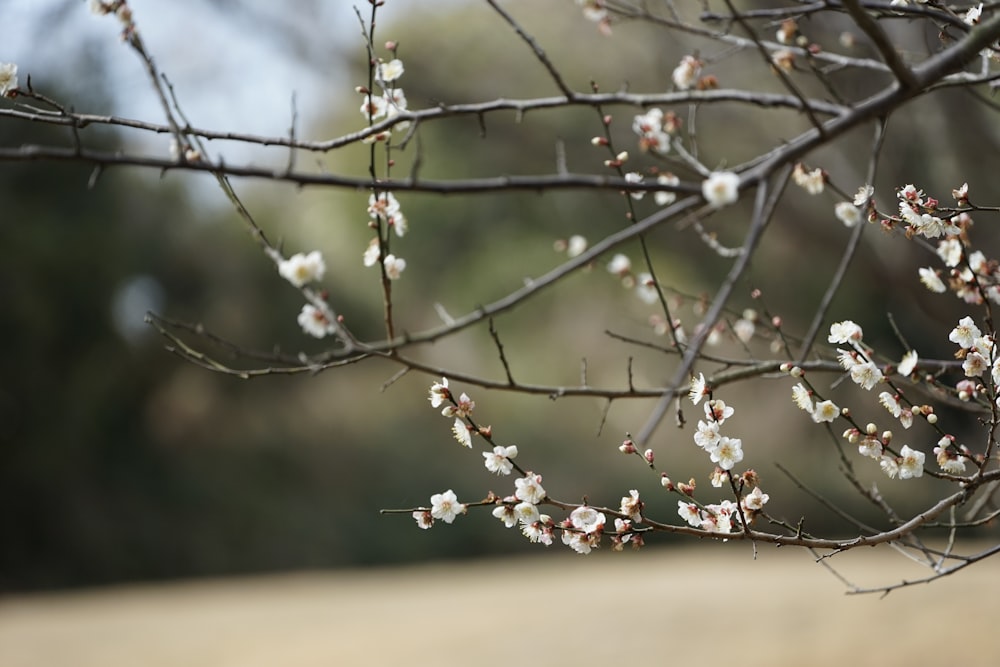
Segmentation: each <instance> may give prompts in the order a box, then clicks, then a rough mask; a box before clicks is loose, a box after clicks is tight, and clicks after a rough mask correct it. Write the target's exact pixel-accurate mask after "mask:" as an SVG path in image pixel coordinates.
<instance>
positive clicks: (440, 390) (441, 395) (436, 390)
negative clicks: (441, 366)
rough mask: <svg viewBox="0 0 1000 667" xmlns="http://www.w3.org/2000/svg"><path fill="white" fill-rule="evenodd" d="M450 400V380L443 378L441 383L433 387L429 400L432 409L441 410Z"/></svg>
mask: <svg viewBox="0 0 1000 667" xmlns="http://www.w3.org/2000/svg"><path fill="white" fill-rule="evenodd" d="M450 398H451V390H450V389H448V378H441V381H440V382H435V383H434V384H432V385H431V388H430V396H428V399H427V400H429V401H430V402H431V407H432V408H440V407H441V406H442V405H443V404H444V403H445V402H446V401H448V400H449V399H450Z"/></svg>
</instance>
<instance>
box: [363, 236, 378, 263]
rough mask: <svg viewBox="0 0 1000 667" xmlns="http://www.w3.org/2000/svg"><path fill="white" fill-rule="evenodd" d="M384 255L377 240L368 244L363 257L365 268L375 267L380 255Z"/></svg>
mask: <svg viewBox="0 0 1000 667" xmlns="http://www.w3.org/2000/svg"><path fill="white" fill-rule="evenodd" d="M380 254H382V247H381V245H380V244H379V242H378V239H377V238H374V239H372V240H371V241H369V242H368V247H367V248H365V254H364V255H362V256H361V262H362V264H364V265H365V266H375V264H377V263H378V258H379V255H380Z"/></svg>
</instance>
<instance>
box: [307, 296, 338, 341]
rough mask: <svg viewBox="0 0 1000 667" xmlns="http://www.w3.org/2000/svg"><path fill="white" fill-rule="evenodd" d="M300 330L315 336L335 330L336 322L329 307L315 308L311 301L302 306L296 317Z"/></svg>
mask: <svg viewBox="0 0 1000 667" xmlns="http://www.w3.org/2000/svg"><path fill="white" fill-rule="evenodd" d="M298 322H299V326H300V327H302V331H304V332H306V333H307V334H309V335H310V336H313V337H315V338H323V337H325V336H328V335H330V334H332V333H336V331H337V322H336V321H335V320H334V317H333V313H331V312H330V311H329V309H323V308H317V307H316V306H315V305H313V304H311V303H307V304H305V305H304V306H302V310H301V311H300V312H299V317H298Z"/></svg>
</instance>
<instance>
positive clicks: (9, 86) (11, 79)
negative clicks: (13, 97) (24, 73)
mask: <svg viewBox="0 0 1000 667" xmlns="http://www.w3.org/2000/svg"><path fill="white" fill-rule="evenodd" d="M13 90H17V65H16V64H14V63H0V97H6V96H8V95H10V93H11V91H13Z"/></svg>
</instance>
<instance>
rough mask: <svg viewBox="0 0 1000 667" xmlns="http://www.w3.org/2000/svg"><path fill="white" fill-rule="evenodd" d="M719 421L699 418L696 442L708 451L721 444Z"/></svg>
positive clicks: (695, 434)
mask: <svg viewBox="0 0 1000 667" xmlns="http://www.w3.org/2000/svg"><path fill="white" fill-rule="evenodd" d="M720 437H721V436H720V435H719V422H716V421H707V422H706V421H702V420H700V419H699V420H698V430H697V431H695V433H694V444H696V445H698V446H699V447H701V448H702V449H704V450H705V451H706V452H707V451H710V450H711V449H712V448H713V447H715V446H716V445H717V444H719V438H720Z"/></svg>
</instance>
